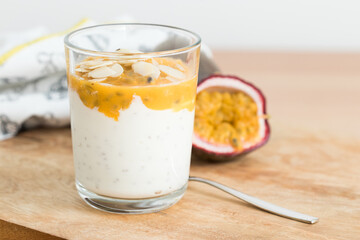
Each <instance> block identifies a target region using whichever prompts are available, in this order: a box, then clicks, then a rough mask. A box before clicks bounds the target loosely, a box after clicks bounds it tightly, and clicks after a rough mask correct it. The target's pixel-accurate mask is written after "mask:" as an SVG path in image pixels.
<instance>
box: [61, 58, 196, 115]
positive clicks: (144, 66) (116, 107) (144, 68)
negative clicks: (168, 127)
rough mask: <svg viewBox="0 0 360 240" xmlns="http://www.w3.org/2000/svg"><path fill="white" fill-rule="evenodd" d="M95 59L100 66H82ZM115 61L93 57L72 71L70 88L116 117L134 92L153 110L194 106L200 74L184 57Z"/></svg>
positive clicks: (90, 106) (88, 105)
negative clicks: (194, 71) (116, 69)
mask: <svg viewBox="0 0 360 240" xmlns="http://www.w3.org/2000/svg"><path fill="white" fill-rule="evenodd" d="M132 61H134V60H132ZM94 62H95V63H97V64H98V66H95V67H88V69H83V68H84V67H82V66H84V65H86V64H87V63H89V64H93V63H94ZM114 62H116V61H114V60H111V59H107V58H103V57H97V58H93V57H89V58H87V59H85V60H84V61H83V62H82V64H78V65H77V66H76V69H77V70H78V71H76V72H75V74H69V76H68V81H69V86H70V88H71V89H72V90H74V91H76V92H77V94H78V95H79V97H80V99H81V101H82V102H83V104H84V105H85V106H86V107H88V108H91V109H94V108H95V109H97V111H99V112H101V113H103V114H104V115H105V116H107V117H110V118H113V119H114V120H115V121H117V120H118V118H119V115H120V112H119V111H120V110H125V109H127V108H128V107H129V106H130V104H131V102H132V100H133V97H134V96H139V97H140V98H141V99H142V102H143V104H144V105H145V106H146V107H147V108H149V109H152V110H166V109H171V110H173V111H180V110H182V109H187V110H189V111H192V110H193V109H194V107H195V95H196V82H197V78H196V76H194V75H193V74H191V73H190V72H191V71H190V70H189V68H188V66H187V65H186V64H185V63H184V62H182V61H181V60H179V59H172V58H156V59H146V60H141V61H134V62H130V64H129V63H126V64H123V63H122V62H121V61H120V62H118V63H114ZM139 63H140V66H139ZM89 64H88V65H86V66H89ZM106 64H108V65H106ZM111 64H113V65H111ZM116 64H118V65H120V67H119V66H118V65H116ZM114 65H116V67H117V68H118V69H120V70H119V71H118V72H116V71H112V69H114V68H112V66H114ZM89 68H92V69H90V70H89ZM94 69H95V70H94ZM109 69H110V70H109ZM169 69H170V70H169ZM169 71H170V72H169ZM113 72H115V73H114V74H112V75H109V76H106V74H107V73H109V74H111V73H113ZM141 73H143V75H142V74H141ZM101 74H103V75H104V74H105V77H103V76H102V75H101ZM96 77H97V78H96Z"/></svg>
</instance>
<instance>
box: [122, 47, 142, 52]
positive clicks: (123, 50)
mask: <svg viewBox="0 0 360 240" xmlns="http://www.w3.org/2000/svg"><path fill="white" fill-rule="evenodd" d="M116 52H119V53H143V52H141V51H139V50H131V49H125V48H119V49H116Z"/></svg>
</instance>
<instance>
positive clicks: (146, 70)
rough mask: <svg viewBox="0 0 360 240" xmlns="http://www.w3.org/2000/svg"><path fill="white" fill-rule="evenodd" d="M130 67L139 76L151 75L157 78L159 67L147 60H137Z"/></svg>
mask: <svg viewBox="0 0 360 240" xmlns="http://www.w3.org/2000/svg"><path fill="white" fill-rule="evenodd" d="M132 69H133V70H134V72H135V73H138V74H140V75H141V76H151V77H152V78H154V79H157V78H158V77H159V75H160V71H159V69H158V68H157V67H156V66H155V65H153V64H151V63H148V62H137V63H134V64H133V65H132Z"/></svg>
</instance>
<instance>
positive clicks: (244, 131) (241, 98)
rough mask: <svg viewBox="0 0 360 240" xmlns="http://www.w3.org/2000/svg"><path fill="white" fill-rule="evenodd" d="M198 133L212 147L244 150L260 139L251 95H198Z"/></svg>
mask: <svg viewBox="0 0 360 240" xmlns="http://www.w3.org/2000/svg"><path fill="white" fill-rule="evenodd" d="M195 109H196V110H195V124H194V131H195V134H197V135H198V136H199V137H201V138H203V139H205V140H206V141H208V142H209V143H212V144H223V145H231V146H232V147H233V148H235V149H237V150H240V151H241V150H242V149H243V146H244V143H252V142H255V141H256V140H257V138H258V131H259V117H261V116H258V114H257V111H258V109H257V105H256V103H255V102H254V100H253V99H252V98H251V97H249V96H248V95H247V94H245V93H243V92H241V91H238V92H228V91H226V90H225V91H222V92H220V91H216V90H213V91H210V90H204V91H201V92H200V93H199V94H198V95H197V100H196V105H195Z"/></svg>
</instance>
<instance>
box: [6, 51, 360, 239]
mask: <svg viewBox="0 0 360 240" xmlns="http://www.w3.org/2000/svg"><path fill="white" fill-rule="evenodd" d="M215 59H216V61H217V62H218V64H219V65H220V67H221V69H222V70H223V72H224V73H228V74H234V75H238V76H241V77H243V78H245V79H247V80H249V81H251V82H254V83H255V84H256V85H258V86H259V87H260V88H261V89H262V90H263V91H264V92H265V94H266V96H267V99H268V109H269V111H268V112H269V114H270V115H271V119H270V124H271V129H272V135H271V139H270V141H269V143H268V144H267V145H266V146H264V147H263V148H261V149H259V150H258V151H255V152H253V153H251V154H249V155H247V156H246V157H243V158H241V159H238V160H236V161H233V162H227V163H222V164H211V163H208V162H205V161H202V160H201V159H193V162H192V165H191V174H192V175H196V176H201V177H206V178H211V179H214V180H217V181H219V182H222V183H224V184H226V185H229V186H232V187H234V188H237V189H239V190H241V191H243V192H245V193H248V194H250V195H253V196H256V197H259V198H261V199H264V200H266V201H269V202H272V203H275V204H278V205H280V206H283V207H286V208H289V209H293V210H296V211H299V212H302V213H306V214H310V215H313V216H317V217H319V218H320V222H319V223H317V224H315V225H307V224H303V223H299V222H296V221H291V220H288V219H284V218H281V217H278V216H275V215H272V214H269V213H266V212H263V211H260V210H258V209H255V208H253V207H251V206H249V205H248V204H246V203H244V202H241V201H239V200H237V199H235V198H233V197H231V196H228V195H225V194H223V193H222V192H220V191H218V190H216V189H214V188H211V187H209V186H206V185H203V184H201V183H195V182H191V183H190V184H189V188H188V190H187V192H186V194H185V196H184V198H183V199H182V200H181V201H180V202H179V203H177V204H176V205H175V206H173V207H171V208H170V209H167V210H165V211H162V212H159V213H153V214H146V215H115V214H108V213H104V212H101V211H97V210H94V209H92V208H90V207H88V206H87V205H86V204H85V203H83V202H82V200H81V199H80V198H79V196H78V195H77V192H76V189H75V186H74V173H73V163H72V150H71V138H70V131H69V129H40V130H34V131H28V132H24V133H21V134H20V135H19V136H17V137H15V138H13V139H9V140H6V141H2V142H0V219H2V220H3V221H0V239H24V238H26V239H52V238H53V237H52V236H50V235H47V234H51V235H53V236H57V237H62V238H66V239H359V236H360V127H359V125H360V123H359V119H360V106H359V104H360V54H325V53H316V54H315V53H311V54H310V53H303V54H300V53H293V54H291V53H289V54H287V53H245V52H238V53H234V52H232V53H230V52H218V53H216V54H215ZM31 229H33V230H31ZM35 230H36V231H35ZM45 233H46V234H45ZM24 236H26V237H24ZM54 238H55V237H54ZM56 239H57V238H56Z"/></svg>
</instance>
